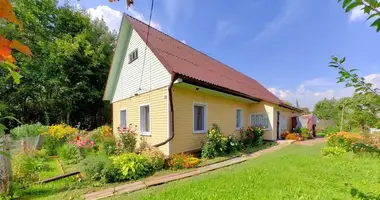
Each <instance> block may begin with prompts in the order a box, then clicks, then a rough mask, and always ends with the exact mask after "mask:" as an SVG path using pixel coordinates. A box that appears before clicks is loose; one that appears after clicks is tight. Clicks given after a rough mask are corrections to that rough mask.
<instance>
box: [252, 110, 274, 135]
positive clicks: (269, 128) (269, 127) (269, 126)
mask: <svg viewBox="0 0 380 200" xmlns="http://www.w3.org/2000/svg"><path fill="white" fill-rule="evenodd" d="M253 115H264V116H267V118H268V127H267V128H266V129H264V130H265V131H270V130H271V125H270V120H269V114H268V113H251V114H250V115H249V125H250V126H253V124H252V116H253Z"/></svg>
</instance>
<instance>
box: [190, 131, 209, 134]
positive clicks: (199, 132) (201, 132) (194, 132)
mask: <svg viewBox="0 0 380 200" xmlns="http://www.w3.org/2000/svg"><path fill="white" fill-rule="evenodd" d="M205 133H207V131H206V130H202V131H193V134H205Z"/></svg>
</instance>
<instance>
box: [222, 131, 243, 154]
mask: <svg viewBox="0 0 380 200" xmlns="http://www.w3.org/2000/svg"><path fill="white" fill-rule="evenodd" d="M242 148H243V147H242V144H241V142H240V141H238V140H237V139H236V138H235V137H234V136H231V135H230V136H228V137H227V142H226V153H227V154H230V153H236V152H239V151H241V150H242Z"/></svg>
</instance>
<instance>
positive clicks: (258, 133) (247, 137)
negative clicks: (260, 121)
mask: <svg viewBox="0 0 380 200" xmlns="http://www.w3.org/2000/svg"><path fill="white" fill-rule="evenodd" d="M263 136H264V129H262V128H261V127H256V126H248V128H247V129H246V130H245V131H244V134H243V143H244V145H245V146H246V147H253V146H261V145H262V144H263V141H264V138H263Z"/></svg>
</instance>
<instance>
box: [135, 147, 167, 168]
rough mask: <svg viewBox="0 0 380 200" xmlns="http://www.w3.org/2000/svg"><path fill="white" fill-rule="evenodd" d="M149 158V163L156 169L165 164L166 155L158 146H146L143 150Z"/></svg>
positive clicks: (143, 153)
mask: <svg viewBox="0 0 380 200" xmlns="http://www.w3.org/2000/svg"><path fill="white" fill-rule="evenodd" d="M141 154H142V155H145V156H147V157H148V159H149V165H150V166H152V168H153V170H154V171H157V170H160V169H162V168H163V167H164V164H165V155H164V153H162V152H161V151H160V150H159V149H158V148H157V147H150V148H145V149H144V150H143V151H142V152H141Z"/></svg>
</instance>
